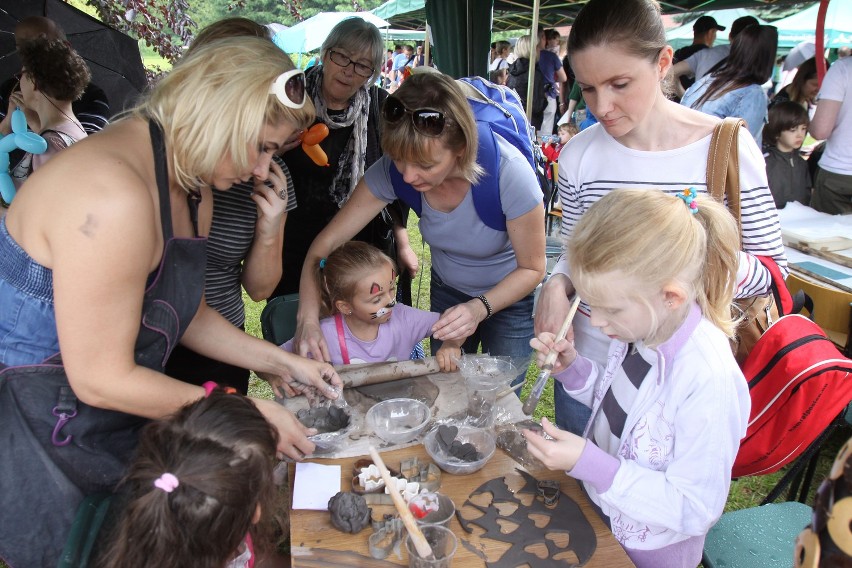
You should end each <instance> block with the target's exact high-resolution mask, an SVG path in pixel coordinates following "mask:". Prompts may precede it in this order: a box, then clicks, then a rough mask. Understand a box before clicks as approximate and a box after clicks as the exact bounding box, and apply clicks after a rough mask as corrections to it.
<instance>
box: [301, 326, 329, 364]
mask: <svg viewBox="0 0 852 568" xmlns="http://www.w3.org/2000/svg"><path fill="white" fill-rule="evenodd" d="M293 347H294V353H298V354H299V355H301V356H302V357H309V358H311V359H315V360H317V361H331V355H329V353H328V345H327V344H326V342H325V337H324V336H323V334H322V330H320V326H319V322H318V321H312V322H300V323H299V324H297V325H296V334H295V335H294V336H293Z"/></svg>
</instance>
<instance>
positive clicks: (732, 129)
mask: <svg viewBox="0 0 852 568" xmlns="http://www.w3.org/2000/svg"><path fill="white" fill-rule="evenodd" d="M744 126H745V121H744V120H743V119H741V118H735V117H728V118H725V119H724V120H723V121H722V122H721V123H719V124H718V125H717V126H716V128H715V129H714V130H713V138H712V139H711V141H710V151H709V152H708V154H707V192H708V193H709V194H710V195H711V196H712V197H713V198H714V199H716V200H717V201H719V202H720V203H725V202H726V201H727V207H728V211H730V212H731V215H733V217H734V219H736V221H737V227H739V230H740V235H742V220H741V218H740V164H739V144H738V136H739V132H740V128H742V127H744ZM740 246H742V242H740ZM758 259H759V260H760V262H761V263H762V264H763V265H764V266H766V267H767V268H768V269H769V271H770V273H771V274H772V286H771V288H770V291H769V292H767V293H766V294H764V295H762V296H751V297H748V298H740V299H737V300H734V303H733V305H732V308H731V309H732V311H733V314H734V317H735V319H736V320H739V323H738V325H737V329H736V337H735V338H734V340H733V341H732V349H733V351H734V355H735V357H736V359H737V362H738V363H739V364H740V365H742V364H743V362H744V361H745V359H746V357H747V356H748V354H749V353H750V352H751V349H752V347H754V344H755V343H757V340H758V339H760V336H761V335H763V334H764V333H765V332H766V330H767V329H769V326H771V325H772V324H773V323H774V322H776V321H778V318H779V317H781V316H782V315H786V314H788V313H791V312H792V311H793V299H792V297H791V296H790V292H789V291H788V290H787V285H786V284H785V283H784V279H783V277H782V275H781V271H780V270H779V268H778V265H777V264H776V263H775V261H774V260H773V259H772V258H770V257H762V256H761V257H758Z"/></svg>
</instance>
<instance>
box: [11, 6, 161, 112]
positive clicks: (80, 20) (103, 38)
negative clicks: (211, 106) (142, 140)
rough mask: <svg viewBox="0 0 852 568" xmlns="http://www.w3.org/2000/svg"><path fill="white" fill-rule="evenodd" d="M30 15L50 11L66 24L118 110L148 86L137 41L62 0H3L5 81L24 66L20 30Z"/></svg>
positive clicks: (112, 106)
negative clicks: (19, 48) (17, 28)
mask: <svg viewBox="0 0 852 568" xmlns="http://www.w3.org/2000/svg"><path fill="white" fill-rule="evenodd" d="M29 16H46V17H48V18H50V19H51V20H53V21H55V22H56V23H58V24H59V25H60V26H61V27H62V29H63V30H64V31H65V35H67V36H68V41H69V43H71V46H72V47H73V48H74V49H75V50H76V51H77V53H79V54H80V56H81V57H82V58H83V59H85V60H86V63H88V64H89V69H91V71H92V83H94V84H96V85H97V86H99V87H100V88H101V89H103V90H104V92H105V93H106V94H107V97H108V98H109V104H110V111H111V113H112V114H117V113H118V112H120V111H122V110H124V109H126V108H128V107H130V106H132V105H133V104H134V103H135V101H136V99H137V97H138V96H139V93H141V92H142V91H143V90H144V89H145V87H146V86H147V79H146V78H145V68H144V67H143V65H142V56H141V55H140V54H139V44H138V43H137V42H136V40H135V39H133V38H131V37H130V36H128V35H125V34H123V33H121V32H120V31H118V30H116V29H113V28H111V27H109V26H108V25H106V24H105V23H103V22H100V21H98V20H96V19H95V18H92V17H91V16H89V15H88V14H86V13H85V12H81V11H80V10H78V9H76V8H74V7H73V6H71V5H69V4H66V3H65V2H63V1H62V0H0V82H2V81H3V80H5V79H6V78H8V77H11V76H12V75H14V74H15V73H18V72H19V71H20V70H21V61H20V59H19V58H18V54H17V52H16V51H15V37H14V32H15V26H16V25H17V24H18V22H19V21H20V20H22V19H24V18H26V17H29Z"/></svg>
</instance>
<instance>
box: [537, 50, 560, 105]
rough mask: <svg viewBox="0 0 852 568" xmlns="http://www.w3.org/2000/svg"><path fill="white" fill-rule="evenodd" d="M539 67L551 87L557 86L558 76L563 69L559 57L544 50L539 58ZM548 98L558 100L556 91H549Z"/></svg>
mask: <svg viewBox="0 0 852 568" xmlns="http://www.w3.org/2000/svg"><path fill="white" fill-rule="evenodd" d="M538 67H539V69H541V74H542V75H544V80H545V81H546V82H547V83H548V84H549V85H551V86H555V85H556V74H557V73H558V72H559V70H560V69H562V61H560V59H559V56H558V55H556V54H555V53H553V52H552V51H547V50H546V49H542V50H541V51H540V52H539V56H538ZM547 96H548V97H550V98H551V99H555V98H556V89H549V90H548V92H547Z"/></svg>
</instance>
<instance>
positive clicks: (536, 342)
mask: <svg viewBox="0 0 852 568" xmlns="http://www.w3.org/2000/svg"><path fill="white" fill-rule="evenodd" d="M530 347H532V348H533V349H535V351H536V355H535V357H536V364H537V365H538V366H539V367H541V366H543V365H544V361H545V359H547V356H548V354H549V353H550V352H551V350H555V351H556V352H557V353H558V355H557V357H556V361H554V362H553V372H554V373H558V372H559V371H562V370H564V369H566V368H568V367H570V366H571V364H572V363H573V362H574V360H575V359H576V358H577V350H576V349H574V327H573V326H572V327H569V328H568V333H567V334H566V336H565V339H560V340H559V341H556V335H555V334H553V333H550V332H549V331H543V332H542V333H540V334H538V337H533V338H532V339H530Z"/></svg>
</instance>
